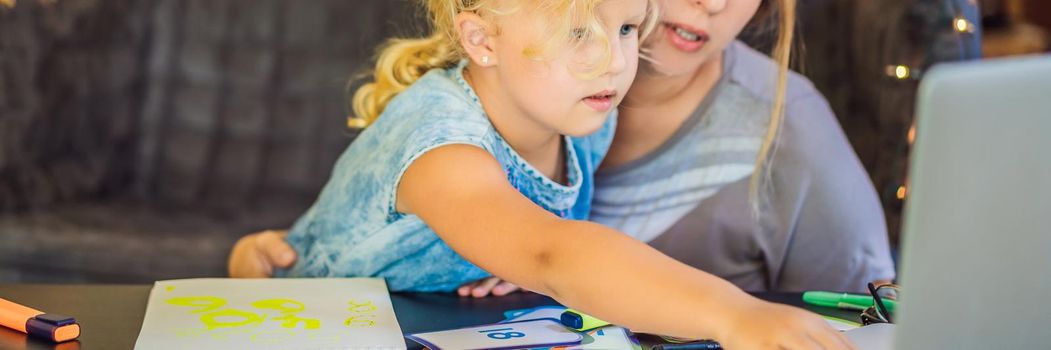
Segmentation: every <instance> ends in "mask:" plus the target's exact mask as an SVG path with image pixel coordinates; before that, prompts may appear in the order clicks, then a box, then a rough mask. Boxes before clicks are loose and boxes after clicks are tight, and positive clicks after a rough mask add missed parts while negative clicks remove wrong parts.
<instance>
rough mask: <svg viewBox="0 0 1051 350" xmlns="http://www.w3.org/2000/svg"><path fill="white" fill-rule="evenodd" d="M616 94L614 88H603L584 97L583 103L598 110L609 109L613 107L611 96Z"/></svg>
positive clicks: (604, 110)
mask: <svg viewBox="0 0 1051 350" xmlns="http://www.w3.org/2000/svg"><path fill="white" fill-rule="evenodd" d="M615 96H617V91H615V90H603V91H601V92H599V93H597V94H594V95H591V96H588V97H585V98H584V104H586V105H588V107H591V108H592V109H594V110H596V111H599V112H606V111H609V110H610V108H613V97H615Z"/></svg>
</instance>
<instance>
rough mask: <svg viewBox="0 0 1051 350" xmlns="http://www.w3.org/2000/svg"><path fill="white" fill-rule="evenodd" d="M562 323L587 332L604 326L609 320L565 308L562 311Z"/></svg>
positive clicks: (578, 330)
mask: <svg viewBox="0 0 1051 350" xmlns="http://www.w3.org/2000/svg"><path fill="white" fill-rule="evenodd" d="M561 321H562V325H563V326H566V328H570V329H572V330H574V331H577V332H587V331H590V330H592V329H595V328H599V327H605V326H608V325H609V322H606V321H603V320H600V319H597V318H594V317H591V316H588V315H586V314H584V313H583V312H580V311H576V310H573V309H566V311H565V312H563V313H562V319H561Z"/></svg>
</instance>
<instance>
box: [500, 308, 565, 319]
mask: <svg viewBox="0 0 1051 350" xmlns="http://www.w3.org/2000/svg"><path fill="white" fill-rule="evenodd" d="M563 312H566V307H565V306H539V307H535V308H532V309H529V310H525V311H523V312H522V313H519V314H517V315H514V316H512V317H511V318H508V319H507V320H505V321H501V322H500V323H507V322H516V321H532V320H539V319H542V318H550V319H552V320H556V321H557V320H560V319H562V313H563Z"/></svg>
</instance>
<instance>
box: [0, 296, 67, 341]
mask: <svg viewBox="0 0 1051 350" xmlns="http://www.w3.org/2000/svg"><path fill="white" fill-rule="evenodd" d="M0 325H3V326H4V327H7V328H11V329H14V330H16V331H19V332H22V333H26V334H29V335H30V336H33V337H38V338H43V339H47V340H50V341H52V342H55V343H61V342H64V341H70V340H73V339H77V337H79V336H80V325H79V324H77V320H75V319H73V318H72V317H69V316H62V315H56V314H47V313H44V312H41V311H40V310H36V309H33V308H30V307H26V306H22V305H19V304H17V303H14V302H11V301H8V300H5V299H2V298H0Z"/></svg>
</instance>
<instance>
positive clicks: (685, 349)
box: [653, 340, 723, 350]
mask: <svg viewBox="0 0 1051 350" xmlns="http://www.w3.org/2000/svg"><path fill="white" fill-rule="evenodd" d="M722 348H723V347H722V346H721V345H719V342H716V341H714V340H701V341H695V342H689V343H680V344H657V345H655V346H654V347H653V350H722Z"/></svg>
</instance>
